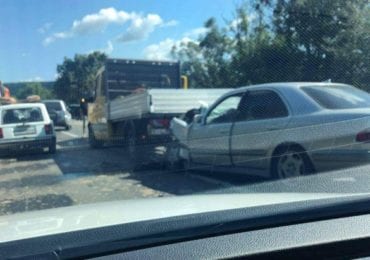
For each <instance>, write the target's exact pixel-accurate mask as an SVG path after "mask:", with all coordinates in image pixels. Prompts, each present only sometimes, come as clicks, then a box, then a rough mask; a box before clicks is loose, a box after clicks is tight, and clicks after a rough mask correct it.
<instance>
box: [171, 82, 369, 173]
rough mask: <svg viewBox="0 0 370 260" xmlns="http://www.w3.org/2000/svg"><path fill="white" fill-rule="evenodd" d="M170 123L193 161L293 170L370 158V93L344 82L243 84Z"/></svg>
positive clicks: (182, 154) (186, 158)
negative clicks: (199, 110)
mask: <svg viewBox="0 0 370 260" xmlns="http://www.w3.org/2000/svg"><path fill="white" fill-rule="evenodd" d="M171 128H172V131H173V134H174V135H175V137H176V138H177V139H178V141H179V143H180V147H179V146H177V148H176V149H177V150H176V151H175V153H176V154H177V157H178V158H179V159H181V160H182V161H183V162H185V165H188V167H189V165H192V166H195V165H203V166H210V167H212V169H213V168H214V167H222V168H229V169H230V168H232V169H233V170H241V171H246V169H248V170H247V171H248V172H249V173H253V174H262V175H263V176H266V177H271V176H272V177H275V178H287V177H293V176H299V175H305V174H310V173H313V172H318V171H326V170H331V169H334V168H343V167H349V166H353V165H357V164H361V163H367V162H370V95H369V94H368V93H366V92H364V91H362V90H359V89H357V88H355V87H353V86H350V85H345V84H335V83H271V84H264V85H255V86H249V87H243V88H239V89H236V90H233V91H230V92H229V93H227V94H225V95H223V96H222V97H221V98H220V99H218V101H216V102H215V103H214V104H213V105H212V106H210V108H209V109H207V110H206V112H205V113H204V114H202V115H196V116H195V117H194V120H193V122H192V123H190V124H188V123H186V122H185V121H183V120H180V119H178V118H176V119H174V120H173V121H172V127H171ZM170 152H171V153H172V155H173V154H174V148H172V149H171V151H170ZM172 158H173V156H172Z"/></svg>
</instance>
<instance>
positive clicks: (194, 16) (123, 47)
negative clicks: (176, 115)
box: [0, 0, 241, 82]
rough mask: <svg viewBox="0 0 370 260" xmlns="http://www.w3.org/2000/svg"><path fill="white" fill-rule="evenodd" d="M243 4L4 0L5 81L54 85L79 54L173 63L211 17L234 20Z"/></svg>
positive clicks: (0, 21)
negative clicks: (173, 53)
mask: <svg viewBox="0 0 370 260" xmlns="http://www.w3.org/2000/svg"><path fill="white" fill-rule="evenodd" d="M240 3H241V1H239V0H181V1H178V0H141V1H140V0H106V1H103V0H99V1H98V0H53V1H52V0H48V1H46V0H0V6H1V8H0V59H1V62H0V80H2V81H3V82H16V81H30V80H43V81H44V80H54V79H55V77H56V66H57V64H60V63H62V61H63V58H64V57H73V56H74V55H75V54H76V53H79V54H87V53H89V52H91V51H94V50H100V51H104V52H105V53H107V54H108V55H109V56H111V57H119V58H146V59H168V51H169V49H170V48H171V47H172V46H173V45H174V44H177V43H179V42H181V41H189V40H196V39H197V37H198V36H199V34H201V33H204V30H203V29H202V26H203V24H204V22H205V21H206V20H207V19H208V18H209V17H215V18H216V19H217V20H218V21H219V22H220V24H222V23H224V21H225V19H226V20H230V21H231V20H232V19H233V15H234V10H235V7H236V6H237V5H238V4H240Z"/></svg>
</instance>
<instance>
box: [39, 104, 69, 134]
mask: <svg viewBox="0 0 370 260" xmlns="http://www.w3.org/2000/svg"><path fill="white" fill-rule="evenodd" d="M43 103H44V104H45V106H46V109H47V110H48V113H49V116H50V118H51V120H53V122H54V126H62V127H64V128H65V129H66V130H69V129H71V119H72V116H71V113H70V112H69V111H68V109H67V106H66V104H65V103H64V101H63V100H44V101H43Z"/></svg>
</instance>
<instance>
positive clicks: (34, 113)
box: [1, 107, 43, 125]
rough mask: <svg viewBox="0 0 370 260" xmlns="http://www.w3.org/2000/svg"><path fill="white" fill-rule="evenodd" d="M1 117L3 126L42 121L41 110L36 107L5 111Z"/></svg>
mask: <svg viewBox="0 0 370 260" xmlns="http://www.w3.org/2000/svg"><path fill="white" fill-rule="evenodd" d="M1 116H2V124H3V125H8V124H18V123H32V122H42V121H43V117H42V113H41V110H40V108H38V107H32V108H14V109H5V110H3V111H2V113H1Z"/></svg>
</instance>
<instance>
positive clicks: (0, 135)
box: [0, 128, 4, 138]
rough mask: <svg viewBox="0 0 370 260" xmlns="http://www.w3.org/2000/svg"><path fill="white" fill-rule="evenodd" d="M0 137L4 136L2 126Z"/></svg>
mask: <svg viewBox="0 0 370 260" xmlns="http://www.w3.org/2000/svg"><path fill="white" fill-rule="evenodd" d="M0 138H4V134H3V129H2V128H0Z"/></svg>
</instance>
